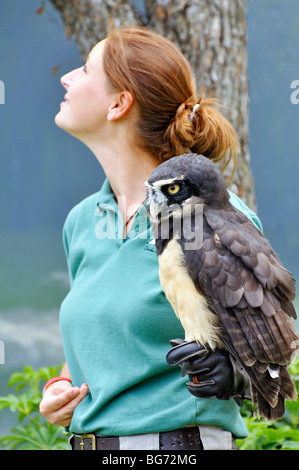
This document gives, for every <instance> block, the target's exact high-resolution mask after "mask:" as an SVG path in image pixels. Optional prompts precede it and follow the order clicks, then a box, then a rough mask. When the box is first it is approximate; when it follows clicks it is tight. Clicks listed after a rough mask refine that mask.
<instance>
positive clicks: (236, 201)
mask: <svg viewBox="0 0 299 470" xmlns="http://www.w3.org/2000/svg"><path fill="white" fill-rule="evenodd" d="M228 193H229V202H230V203H231V204H232V205H233V206H234V207H235V208H236V209H238V210H239V211H241V212H243V213H244V214H245V215H246V216H247V217H248V218H249V219H250V220H251V222H253V223H254V224H255V225H256V226H257V228H258V229H259V230H260V231H261V232H262V233H263V226H262V223H261V221H260V219H259V217H258V216H257V215H256V213H255V212H254V211H253V210H251V209H249V207H248V206H247V205H246V204H245V203H244V202H243V201H242V200H241V199H240V198H239V197H238V196H237V195H236V194H234V193H232V192H231V191H228Z"/></svg>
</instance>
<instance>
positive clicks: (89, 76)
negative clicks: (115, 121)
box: [55, 41, 113, 140]
mask: <svg viewBox="0 0 299 470" xmlns="http://www.w3.org/2000/svg"><path fill="white" fill-rule="evenodd" d="M103 46H104V41H101V42H99V43H98V44H97V45H96V46H95V47H94V48H93V49H92V51H91V52H90V54H89V56H88V59H87V61H86V64H85V65H84V66H83V67H80V68H78V69H75V70H73V71H72V72H69V73H67V74H66V75H64V76H63V77H62V78H61V83H62V85H63V86H64V88H65V89H66V92H67V93H66V94H65V96H64V101H63V102H62V103H61V104H60V111H59V113H58V114H57V115H56V116H55V123H56V124H57V126H59V127H61V128H62V129H64V130H65V131H67V132H69V133H70V134H72V135H74V136H75V137H77V138H79V139H80V138H81V139H82V140H84V139H85V138H86V137H87V136H90V135H95V134H98V133H99V131H100V130H101V129H103V127H104V126H105V123H107V111H108V108H109V105H110V104H111V102H112V98H113V94H112V93H111V92H110V93H109V91H108V83H107V78H106V76H105V73H104V69H103Z"/></svg>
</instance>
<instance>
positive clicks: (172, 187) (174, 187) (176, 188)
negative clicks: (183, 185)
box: [167, 184, 180, 194]
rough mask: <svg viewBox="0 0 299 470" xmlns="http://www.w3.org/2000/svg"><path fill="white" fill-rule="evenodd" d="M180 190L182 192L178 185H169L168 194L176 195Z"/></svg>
mask: <svg viewBox="0 0 299 470" xmlns="http://www.w3.org/2000/svg"><path fill="white" fill-rule="evenodd" d="M179 190H180V186H179V185H178V184H169V185H168V186H167V192H168V193H169V194H176V193H178V192H179Z"/></svg>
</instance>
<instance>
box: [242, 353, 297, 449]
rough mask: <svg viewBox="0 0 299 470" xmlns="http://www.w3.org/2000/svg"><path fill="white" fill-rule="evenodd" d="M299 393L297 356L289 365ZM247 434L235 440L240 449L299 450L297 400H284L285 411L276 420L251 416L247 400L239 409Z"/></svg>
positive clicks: (249, 404)
mask: <svg viewBox="0 0 299 470" xmlns="http://www.w3.org/2000/svg"><path fill="white" fill-rule="evenodd" d="M289 371H290V373H291V375H292V378H293V381H294V383H295V386H296V389H297V392H298V395H299V357H297V358H296V359H295V360H294V361H293V362H292V364H291V365H290V367H289ZM241 413H242V416H243V419H244V422H245V424H246V426H247V429H248V432H249V436H248V437H247V438H246V439H244V440H237V445H238V448H239V449H240V450H299V401H296V402H289V401H286V412H285V415H284V416H283V418H281V419H280V420H278V421H265V420H263V419H259V418H258V417H255V416H253V411H252V406H251V403H250V402H249V401H246V402H244V406H243V407H242V409H241Z"/></svg>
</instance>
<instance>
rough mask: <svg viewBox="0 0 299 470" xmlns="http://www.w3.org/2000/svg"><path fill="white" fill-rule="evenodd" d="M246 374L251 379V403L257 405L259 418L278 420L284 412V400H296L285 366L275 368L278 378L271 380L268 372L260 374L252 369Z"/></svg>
mask: <svg viewBox="0 0 299 470" xmlns="http://www.w3.org/2000/svg"><path fill="white" fill-rule="evenodd" d="M249 369H251V371H248V369H247V373H248V375H249V377H250V378H251V397H252V402H253V403H257V406H258V411H259V414H260V416H262V417H263V418H264V419H266V420H278V419H280V418H282V416H283V415H284V412H285V400H291V401H294V400H296V399H297V391H296V388H295V385H294V383H293V381H292V378H291V376H290V373H289V371H288V369H287V367H286V366H278V367H277V366H276V370H277V372H278V376H277V377H275V378H272V377H271V376H270V374H269V372H268V371H265V372H264V373H260V372H258V371H257V370H255V371H254V370H253V368H249Z"/></svg>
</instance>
